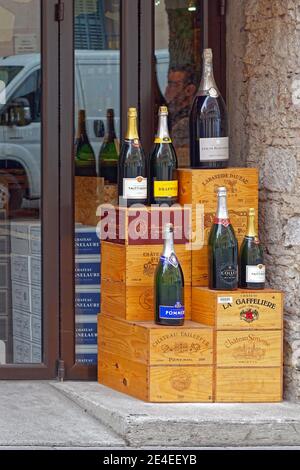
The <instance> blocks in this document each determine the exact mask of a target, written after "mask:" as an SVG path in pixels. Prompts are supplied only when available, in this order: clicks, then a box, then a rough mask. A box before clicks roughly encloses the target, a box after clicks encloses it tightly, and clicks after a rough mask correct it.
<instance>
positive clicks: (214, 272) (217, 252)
mask: <svg viewBox="0 0 300 470" xmlns="http://www.w3.org/2000/svg"><path fill="white" fill-rule="evenodd" d="M208 254H209V287H210V288H211V289H221V290H235V289H237V288H238V242H237V239H236V236H235V233H234V229H233V227H232V225H231V223H230V220H229V216H228V209H227V190H226V188H224V187H220V188H218V208H217V213H216V216H215V219H214V223H213V225H212V228H211V231H210V235H209V241H208Z"/></svg>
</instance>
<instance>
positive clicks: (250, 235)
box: [239, 208, 266, 289]
mask: <svg viewBox="0 0 300 470" xmlns="http://www.w3.org/2000/svg"><path fill="white" fill-rule="evenodd" d="M265 277H266V269H265V265H264V256H263V248H262V245H261V243H260V241H259V238H258V236H257V233H256V229H255V210H254V209H253V208H251V209H249V215H248V227H247V232H246V236H245V238H244V240H243V243H242V246H241V252H240V263H239V286H240V287H241V288H243V289H264V287H265Z"/></svg>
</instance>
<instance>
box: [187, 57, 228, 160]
mask: <svg viewBox="0 0 300 470" xmlns="http://www.w3.org/2000/svg"><path fill="white" fill-rule="evenodd" d="M228 145H229V144H228V117H227V109H226V105H225V102H224V100H223V98H222V96H221V94H220V92H219V90H218V88H217V85H216V82H215V79H214V73H213V55H212V50H211V49H204V52H203V73H202V79H201V82H200V87H199V90H198V92H197V94H196V96H195V98H194V101H193V105H192V109H191V112H190V161H191V167H192V168H226V167H227V166H228V158H229V150H228Z"/></svg>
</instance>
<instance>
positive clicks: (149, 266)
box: [143, 251, 159, 278]
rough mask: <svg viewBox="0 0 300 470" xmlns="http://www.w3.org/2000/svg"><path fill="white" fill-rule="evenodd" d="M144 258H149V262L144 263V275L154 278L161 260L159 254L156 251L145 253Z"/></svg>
mask: <svg viewBox="0 0 300 470" xmlns="http://www.w3.org/2000/svg"><path fill="white" fill-rule="evenodd" d="M143 258H147V262H146V263H144V267H143V268H144V269H143V274H144V275H145V276H148V277H151V278H152V276H153V275H154V272H155V269H156V266H157V263H158V260H159V253H158V252H155V251H154V252H150V253H149V252H145V253H143Z"/></svg>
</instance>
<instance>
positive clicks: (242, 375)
mask: <svg viewBox="0 0 300 470" xmlns="http://www.w3.org/2000/svg"><path fill="white" fill-rule="evenodd" d="M215 401H216V402H219V403H251V402H253V403H270V402H280V401H282V368H281V367H258V368H256V367H253V368H246V367H244V368H239V367H234V368H232V367H230V368H219V367H218V368H217V369H216V371H215Z"/></svg>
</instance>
